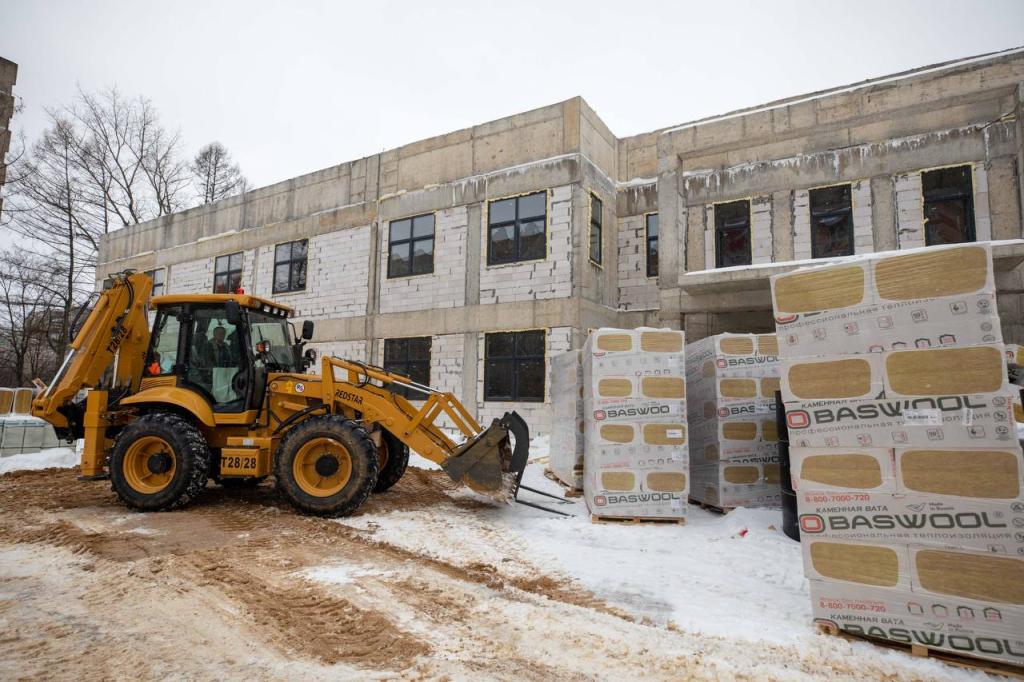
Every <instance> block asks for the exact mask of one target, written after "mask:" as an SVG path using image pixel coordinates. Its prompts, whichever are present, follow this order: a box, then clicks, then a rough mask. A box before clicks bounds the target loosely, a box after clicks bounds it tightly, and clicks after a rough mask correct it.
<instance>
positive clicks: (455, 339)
mask: <svg viewBox="0 0 1024 682" xmlns="http://www.w3.org/2000/svg"><path fill="white" fill-rule="evenodd" d="M465 345H466V336H465V334H444V335H442V336H435V337H433V338H432V339H431V341H430V385H431V386H432V387H434V388H436V389H438V390H440V391H447V392H449V393H454V394H455V395H456V397H460V396H461V395H462V383H463V371H462V366H463V362H464V359H465V357H464V355H463V351H464V348H465ZM467 409H471V408H469V407H468V406H467Z"/></svg>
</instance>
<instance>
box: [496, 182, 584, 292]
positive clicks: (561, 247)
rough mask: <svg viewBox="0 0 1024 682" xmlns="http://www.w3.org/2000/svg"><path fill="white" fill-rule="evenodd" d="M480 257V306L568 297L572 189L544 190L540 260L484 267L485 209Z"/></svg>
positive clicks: (570, 286) (569, 286)
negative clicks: (545, 240) (544, 254)
mask: <svg viewBox="0 0 1024 682" xmlns="http://www.w3.org/2000/svg"><path fill="white" fill-rule="evenodd" d="M484 213H485V219H484V221H483V222H484V223H485V224H484V225H483V234H482V241H481V244H482V246H481V255H480V303H482V304H488V303H511V302H514V301H533V300H539V299H545V298H564V297H568V296H570V295H571V294H572V186H571V185H565V186H562V187H555V188H553V189H551V190H549V191H548V232H547V237H548V253H547V257H546V258H545V259H544V260H535V261H528V262H523V263H510V264H508V265H492V266H488V265H487V225H486V210H485V211H484Z"/></svg>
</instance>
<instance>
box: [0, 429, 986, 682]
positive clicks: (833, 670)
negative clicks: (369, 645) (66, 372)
mask: <svg viewBox="0 0 1024 682" xmlns="http://www.w3.org/2000/svg"><path fill="white" fill-rule="evenodd" d="M531 445H532V446H533V447H531V464H530V466H528V467H527V470H526V475H525V480H524V482H525V483H526V484H527V485H529V486H531V487H535V488H538V489H541V490H546V491H549V492H551V493H554V494H560V493H561V488H560V487H559V486H558V485H557V484H555V483H553V482H552V481H550V480H548V479H547V478H545V477H544V475H543V470H544V467H545V463H546V458H547V456H548V446H547V441H546V439H536V440H535V441H534V442H533V443H532V444H531ZM77 462H78V455H77V454H76V453H75V452H74V451H72V450H69V449H60V450H50V451H46V452H42V453H37V454H33V455H19V456H15V457H7V458H3V459H0V473H6V472H8V471H12V470H15V469H41V468H47V467H53V466H65V467H66V466H74V465H75V464H77ZM412 466H414V467H420V468H430V469H436V468H437V467H436V466H435V465H433V464H431V463H429V462H427V461H426V460H423V459H421V458H418V457H414V458H413V461H412ZM406 478H407V479H409V480H408V481H407V482H406V481H403V485H404V486H405V490H404V491H403V492H401V493H400V494H399V495H397V496H396V497H394V499H393V500H387V499H385V498H386V497H387V495H385V496H382V498H381V499H380V501H379V502H377V503H375V504H373V505H371V506H370V507H369V508H368V509H367V510H366V511H364V512H363V513H359V514H357V515H355V516H352V517H348V518H343V519H338V520H337V523H339V524H343V525H345V526H348V527H349V528H352V529H356V530H357V531H359V534H358V537H359V538H365V539H367V540H370V541H371V542H372V543H373V544H380V545H382V546H385V547H393V548H397V549H398V550H400V551H401V553H400V554H397V555H396V554H380V555H379V556H377V560H375V561H369V560H365V561H364V558H365V557H363V556H362V555H361V554H359V553H358V552H357V553H353V548H355V547H358V545H354V544H352V543H351V542H350V541H348V540H346V538H347V537H348V536H339V537H337V538H335V540H334V542H335V543H342V544H340V545H337V546H338V551H337V554H336V555H331V556H329V557H326V556H325V557H322V558H321V559H320V560H319V561H316V562H314V563H311V564H306V565H305V566H304V567H302V568H300V569H299V570H297V571H296V572H295V573H294V574H292V575H297V576H299V577H301V578H305V579H308V580H310V581H312V582H315V583H319V584H320V585H323V589H325V590H327V591H328V592H330V591H331V590H338V589H342V590H344V594H346V595H349V596H351V595H363V597H365V599H367V600H370V601H369V602H367V603H370V604H373V605H375V606H377V607H380V608H381V609H382V610H383V611H388V612H389V613H390V611H394V613H391V615H390V616H389V617H391V618H397V619H398V620H399V621H400V622H402V623H403V624H404V625H406V626H408V627H410V628H411V627H413V625H416V624H417V623H420V621H421V620H422V616H416V615H415V614H412V615H410V614H411V612H410V613H406V612H405V611H404V610H403V609H405V610H408V608H409V607H408V605H404V606H403V604H405V603H404V602H402V603H396V604H391V601H393V600H395V599H396V597H395V596H394V594H397V593H392V592H389V591H387V590H390V589H392V588H394V589H398V588H399V587H401V585H403V584H405V583H406V582H407V581H408V580H410V576H419V575H421V574H423V573H424V571H427V572H429V571H435V572H436V571H437V567H442V568H443V569H444V570H450V569H452V568H453V569H464V570H465V571H466V573H467V575H473V576H476V577H475V578H474V580H476V581H479V580H480V576H481V575H484V576H494V578H495V580H496V581H498V582H497V583H496V584H510V585H512V586H513V587H518V588H519V589H521V590H522V592H521V593H519V595H520V596H516V593H514V592H513V594H512V595H511V596H505V595H504V594H503V593H501V596H500V603H501V605H502V608H504V609H511V611H510V612H509V613H507V614H505V616H506V617H507V619H508V620H509V621H510V622H512V623H518V622H521V623H522V628H520V629H522V632H523V633H533V635H535V636H536V637H537V638H539V639H531V640H530V647H532V649H534V652H533V653H534V654H536V657H538V658H539V659H540V660H544V661H546V662H547V663H549V664H551V665H555V664H557V665H558V666H561V667H560V668H559V669H566V670H572V669H577V670H604V671H606V672H607V671H610V670H612V669H613V668H614V665H615V664H616V661H613V660H610V659H608V658H607V657H608V656H614V655H618V654H614V653H613V652H612V651H611V650H610V649H609V648H608V647H609V646H612V644H609V643H613V644H614V646H613V648H614V647H618V649H621V651H620V652H619V653H620V654H622V655H623V656H625V655H626V654H629V656H631V657H632V658H628V657H627V658H624V659H623V660H622V661H621V663H622V664H623V665H624V666H626V667H627V668H629V669H630V670H641V669H642V661H645V660H647V659H648V658H650V657H651V656H654V655H655V654H656V657H662V658H664V657H665V656H673V655H676V654H677V653H678V655H680V656H684V657H685V656H697V657H698V658H699V659H700V660H701V661H702V664H701V665H703V666H704V667H703V668H702V669H701V670H702V675H703V676H704V677H707V678H714V679H734V678H735V677H736V676H737V675H738V674H740V673H742V676H743V677H744V678H745V679H818V678H820V677H821V676H822V674H823V673H824V671H829V672H830V674H831V675H832V676H834V677H835V679H888V680H908V681H909V680H937V679H941V680H960V679H981V678H982V676H981V675H980V674H978V673H974V672H969V671H964V670H959V669H954V668H950V667H947V666H944V665H942V664H941V663H939V662H937V661H935V660H929V659H922V658H915V657H911V656H908V655H905V654H902V653H899V652H895V651H891V650H888V649H884V648H881V647H877V646H874V645H872V644H869V643H866V642H853V643H851V642H848V641H846V640H843V639H840V638H837V637H830V636H825V635H820V634H818V633H816V632H815V629H814V627H813V624H812V621H811V609H810V597H809V594H808V588H807V583H806V580H805V579H804V577H803V568H802V565H801V558H800V545H799V544H798V543H796V542H794V541H792V540H790V539H788V538H787V537H785V536H784V535H783V534H782V533H781V530H780V528H781V522H782V520H781V513H780V512H778V511H772V510H756V509H737V510H735V511H733V512H731V513H729V514H728V515H725V516H720V515H717V514H711V513H709V512H706V511H704V510H701V509H699V508H696V507H690V508H689V510H688V517H687V522H686V524H685V525H677V524H672V525H662V524H628V525H627V524H593V523H591V522H590V516H589V514H588V513H587V510H586V506H585V504H584V503H583V501H582V500H581V499H578V498H577V499H574V500H569V501H567V502H566V503H565V504H559V503H558V502H557V501H555V500H549V499H546V498H543V497H540V496H537V495H534V494H532V493H529V492H526V491H524V492H522V493H521V497H522V498H523V499H526V500H530V501H535V502H538V503H540V504H544V505H550V506H553V507H557V508H559V509H560V510H562V511H567V512H568V513H570V514H571V516H568V517H563V516H556V515H554V514H550V513H547V512H544V511H541V510H537V509H532V508H530V507H527V506H524V505H515V504H513V505H508V506H497V507H496V506H474V505H466V504H464V503H462V502H461V501H457V500H452V502H451V503H450V504H449V503H446V502H444V501H440V502H438V501H437V499H436V498H430V495H434V496H437V495H440V496H441V498H445V493H444V492H442V491H441V490H438V489H437V488H431V489H426V490H421V489H419V488H417V486H422V485H429V484H427V483H424V481H431V480H440V479H431V478H423V476H422V475H421V476H416V475H411V476H407V477H406ZM420 493H423V494H426V495H427V496H426V497H424V498H423V499H424V500H426V501H425V502H422V503H421V502H417V499H419V498H417V495H418V494H420ZM427 493H429V494H427ZM448 495H450V496H451V497H454V498H463V497H466V496H470V495H471V493H468V492H466V491H464V490H463V489H458V490H453V491H450V492H448ZM448 499H450V498H448ZM88 504H89V505H92V504H94V502H92V501H89V502H88ZM86 509H87V511H84V510H74V509H73V510H72V512H71V513H73V515H77V516H75V518H76V519H78V523H81V522H82V519H81V518H80V517H81V515H83V514H85V515H86V518H90V519H91V518H92V517H91V516H88V515H89V514H93V515H95V514H97V513H101V512H102V510H96V509H94V508H93V507H91V506H90V507H87V508H86ZM211 513H212V514H213V517H210V518H217V519H221V520H223V521H224V523H228V522H229V521H230V523H228V526H227V527H234V524H235V523H236V522H237V521H231V520H230V519H228V520H224V519H223V518H222V517H225V516H226V515H227V516H229V515H230V507H217V508H216V509H215V510H214V511H211V510H209V509H203V508H202V507H197V508H196V509H195V510H193V511H192V513H191V514H189V515H179V514H172V515H167V516H166V517H164V516H152V517H150V516H149V515H146V516H145V517H137V516H134V515H127V514H116V515H115V516H113V517H111V518H110V519H108V520H107V521H108V525H109V526H110V529H107V530H104V531H103V533H100V534H97V535H105V534H110V533H113V530H111V529H113V528H115V527H120V526H119V524H121V523H122V519H128V520H134V519H142V520H145V521H146V524H147V525H145V526H139V527H138V528H135V529H129V530H128V531H126V532H128V533H134V534H135V535H137V536H139V537H138V538H133V540H132V542H130V543H127V544H126V545H124V546H125V547H129V548H130V547H132V546H134V545H133V543H138V542H143V541H148V542H150V543H158V544H159V543H161V542H165V543H166V542H171V541H172V540H173V541H175V542H178V543H186V544H187V543H188V542H191V541H192V540H193V535H194V533H191V532H189V533H188V534H187V535H186V536H183V537H182V538H178V539H176V540H175V537H176V536H175V537H172V536H171V535H167V533H168V532H169V531H168V530H167V529H164V530H161V531H156V530H153V529H151V528H150V526H151V525H152V524H156V523H165V524H171V526H173V525H174V524H175V523H177V522H180V521H181V520H182V519H190V520H191V522H196V523H198V522H201V521H203V520H204V519H207V520H208V517H207V516H206V515H207V514H211ZM249 514H250V515H251V512H249ZM244 518H246V519H247V523H248V522H249V521H248V516H246V517H244ZM271 518H273V519H274V520H275V522H276V523H279V524H283V523H287V522H290V521H291V520H292V517H291V516H289V515H281V514H278V513H276V511H275V513H274V514H273V515H272V517H271ZM97 523H98V522H97ZM125 523H127V521H125ZM262 523H263V522H262V521H261V522H259V523H257V524H256V525H255V526H253V528H259V527H260V526H261V524H262ZM295 523H301V526H296V527H295V528H291V529H290V530H289V533H295V532H297V529H298V528H299V527H301V528H302V529H304V530H305V531H308V530H309V529H310V527H311V526H309V523H311V522H307V521H301V522H295ZM90 527H92V526H90ZM239 527H243V526H239ZM244 527H245V528H249V526H248V525H246V526H244ZM214 528H215V530H216V532H217V533H221V532H222V531H221V530H219V529H220V525H216V524H215V526H214ZM179 530H180V529H179ZM253 532H256V531H254V530H252V529H250V530H247V531H246V532H244V533H241V534H240V535H239V536H238V537H239V538H243V537H246V536H248V535H250V533H253ZM286 535H287V534H278V535H275V536H273V537H277V538H278V540H275V541H274V542H271V543H270V545H262V544H261V545H259V546H258V547H257V548H255V549H254V550H253V551H256V552H257V553H258V556H263V555H265V554H266V553H267V552H269V551H271V550H272V549H273V551H279V552H282V553H284V554H287V552H285V551H284V549H281V548H280V547H278V545H279V544H281V542H283V540H280V538H283V537H285V536H286ZM150 536H153V537H150ZM47 537H49V536H47ZM217 537H218V538H220V536H219V535H218V536H217ZM154 538H155V539H154ZM221 540H223V538H220V540H217V541H218V542H219V541H221ZM279 541H280V542H279ZM122 544H123V543H122ZM111 546H112V547H121V545H117V544H116V543H115V544H114V545H111ZM328 546H330V547H333V546H335V545H333V544H332V545H328ZM104 547H106V545H104ZM156 547H157V545H153V547H152V548H151V549H152V551H156ZM275 548H276V549H275ZM364 550H365V546H364ZM182 551H185V550H184V549H183V550H182ZM234 551H238V550H237V549H236V550H234ZM304 551H309V549H308V547H306V548H305V549H304ZM284 554H283V555H284ZM141 556H143V557H145V556H148V554H147V553H146V552H143V553H142V555H141ZM288 556H289V557H291V555H288ZM296 556H298V555H296ZM424 558H425V559H427V560H437V562H436V565H435V564H433V563H429V562H427V563H424V562H423V561H422V559H424ZM294 559H295V558H294V557H291V558H290V559H288V561H287V562H285V560H284V559H280V561H281V562H283V563H282V564H281V565H282V566H288V565H292V562H293V561H294ZM381 559H383V560H381ZM300 565H301V564H300ZM147 574H148V573H147ZM118 575H120V574H118ZM446 575H447V576H448V577H445V576H446ZM437 576H438V577H439V579H441V580H442V581H443V583H442V584H441V585H439V586H436V589H435V592H436V595H435V597H436V598H437V599H442V598H445V594H447V593H446V592H444V590H447V589H449V588H451V590H453V592H452V594H455V595H461V596H457V597H451V598H452V599H455V601H454V602H452V603H455V604H458V605H460V606H459V608H460V609H465V608H467V607H466V606H465V605H464V600H465V599H469V593H466V594H463V592H465V591H466V590H469V592H470V593H472V594H473V595H475V596H473V597H472V599H477V598H479V599H482V600H484V601H486V600H487V599H491V600H493V599H498V598H499V593H498V592H493V591H491V592H488V591H486V590H484V588H482V587H481V585H480V583H479V582H474V581H473V580H467V581H462V582H459V581H458V580H456V578H458V576H459V574H458V573H449V574H446V573H444V572H443V571H442V572H439V573H437ZM544 578H550V581H551V585H550V586H548V585H545V583H544V582H543V581H544ZM118 579H120V578H118ZM456 582H458V585H454V584H453V583H456ZM463 582H465V584H463ZM417 584H418V583H417ZM389 586H390V587H389ZM456 587H457V588H458V589H455V588H456ZM385 588H386V589H385ZM442 588H443V589H442ZM548 589H551V590H554V591H555V592H558V591H559V590H561V592H558V596H557V597H555V596H553V595H554V592H551V593H548V592H546V591H545V590H548ZM577 589H578V594H579V598H580V602H579V603H578V605H576V604H577V602H574V601H573V600H572V598H571V596H570V597H569V598H567V597H566V595H565V592H564V591H565V590H572V591H573V594H575V590H577ZM460 590H462V592H460ZM480 590H484V591H482V592H481V591H480ZM378 592H379V595H378ZM402 594H406V593H402ZM431 594H435V593H434V592H432V593H431ZM546 594H551V595H552V596H544V595H546ZM246 595H247V597H248V596H251V591H247V592H246ZM373 595H378V597H379V598H380V599H383V600H384V601H382V602H380V603H377V602H373V601H372V599H373V598H378V597H374V596H373ZM590 595H593V597H591V596H590ZM363 597H360V598H363ZM594 597H596V598H597V599H598V600H600V603H595V602H594V601H593V598H594ZM472 599H470V601H472ZM538 600H539V601H538ZM313 603H318V602H316V601H315V600H314V602H313ZM445 603H447V602H445ZM605 605H606V606H607V607H611V608H612V609H615V610H616V611H617V612H619V613H622V612H625V613H626V614H629V615H631V616H632V617H633V618H634V619H635V620H636V621H639V622H638V623H636V624H633V622H632V621H629V622H627V621H624V620H622V619H619V618H614V617H613V618H610V619H609V618H608V617H607V616H606V611H604V610H602V609H603V608H604V607H605ZM385 607H387V608H385ZM392 607H393V608H392ZM190 608H191V607H190ZM517 609H519V610H521V611H522V613H519V612H518V611H517ZM460 613H461V612H460ZM486 614H487V611H481V610H480V609H477V608H469V610H468V611H466V612H465V613H463V614H462V615H461V616H460V618H463V619H464V620H465V622H463V623H462V624H461V625H460V624H459V622H455V623H452V624H451V627H455V628H457V627H467V628H474V627H484V626H486V627H499V626H500V627H505V625H502V623H504V621H503V620H501V619H498V620H496V621H493V622H492V621H491V620H488V619H487V618H485V616H486ZM538 618H540V619H541V620H542V621H548V622H546V623H545V624H543V625H542V624H541V623H539V622H537V620H536V619H538ZM402 619H405V620H402ZM481 619H483V620H481ZM517 619H518V620H517ZM445 622H447V621H445ZM648 624H649V625H648ZM416 627H419V625H416ZM514 627H516V628H519V627H520V626H519V625H516V626H514ZM516 632H519V630H518V629H517V630H516ZM523 636H532V635H523ZM590 637H595V638H597V639H594V640H593V641H591V640H590V639H588V638H590ZM559 638H562V639H559ZM466 639H467V641H469V639H471V637H469V636H468V635H466ZM597 641H600V642H603V644H602V645H601V646H603V647H604V648H603V649H600V650H599V651H597V652H596V653H595V660H591V661H579V660H578V659H575V658H573V657H574V656H579V655H580V648H581V647H582V648H584V649H586V648H587V647H588V646H594V645H595V642H597ZM449 646H451V645H450V644H449ZM618 649H616V651H618ZM540 650H543V651H540ZM539 651H540V653H543V655H540V653H538V652H539ZM563 659H565V660H563ZM444 660H446V659H445V658H444V657H440V658H438V661H444ZM432 665H440V663H437V662H436V661H435V663H433V664H432ZM634 665H635V667H633V666H634ZM580 666H582V667H580ZM716 671H717V672H716ZM661 673H665V671H664V670H662V671H661ZM605 677H607V678H608V679H614V677H613V676H610V675H605ZM652 677H658V678H664V679H669V678H671V676H670V675H666V674H654V675H652Z"/></svg>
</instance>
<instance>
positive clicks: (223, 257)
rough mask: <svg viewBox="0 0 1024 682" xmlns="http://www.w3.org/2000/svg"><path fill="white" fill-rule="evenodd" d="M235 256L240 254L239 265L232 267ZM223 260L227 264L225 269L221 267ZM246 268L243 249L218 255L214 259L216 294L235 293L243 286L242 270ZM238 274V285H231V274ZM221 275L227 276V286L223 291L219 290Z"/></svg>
mask: <svg viewBox="0 0 1024 682" xmlns="http://www.w3.org/2000/svg"><path fill="white" fill-rule="evenodd" d="M234 256H238V267H237V268H232V267H231V259H232V258H233V257H234ZM221 261H224V262H225V263H226V264H227V265H226V268H227V269H225V270H221V269H220V265H221ZM244 269H245V254H244V252H242V251H235V252H234V253H226V254H224V255H221V256H217V257H216V258H214V259H213V293H215V294H233V293H235V292H236V291H238V290H239V289H240V288H242V271H243V270H244ZM236 274H237V275H238V286H237V287H233V288H232V287H231V286H230V284H231V276H232V275H236ZM220 277H224V278H225V288H224V290H223V291H217V280H218V279H219V278H220Z"/></svg>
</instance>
